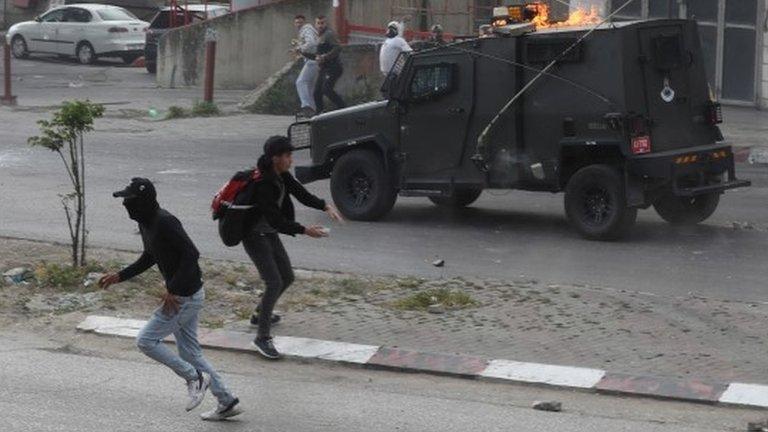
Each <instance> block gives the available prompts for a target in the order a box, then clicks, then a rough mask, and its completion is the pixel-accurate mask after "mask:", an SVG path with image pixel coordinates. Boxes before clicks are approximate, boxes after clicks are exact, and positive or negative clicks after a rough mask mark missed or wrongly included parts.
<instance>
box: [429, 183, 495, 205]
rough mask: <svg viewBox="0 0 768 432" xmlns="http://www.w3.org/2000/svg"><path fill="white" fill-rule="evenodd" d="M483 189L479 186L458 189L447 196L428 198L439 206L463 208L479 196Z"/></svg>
mask: <svg viewBox="0 0 768 432" xmlns="http://www.w3.org/2000/svg"><path fill="white" fill-rule="evenodd" d="M482 193H483V190H482V189H480V188H470V189H459V190H456V191H454V192H453V196H449V197H442V196H440V197H429V200H430V201H432V202H433V203H435V204H436V205H439V206H440V207H453V208H464V207H467V206H469V205H471V204H472V203H473V202H475V201H477V199H478V198H480V194H482Z"/></svg>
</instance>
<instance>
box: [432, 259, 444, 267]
mask: <svg viewBox="0 0 768 432" xmlns="http://www.w3.org/2000/svg"><path fill="white" fill-rule="evenodd" d="M432 265H433V266H435V267H444V266H445V260H442V259H439V260H437V261H433V262H432Z"/></svg>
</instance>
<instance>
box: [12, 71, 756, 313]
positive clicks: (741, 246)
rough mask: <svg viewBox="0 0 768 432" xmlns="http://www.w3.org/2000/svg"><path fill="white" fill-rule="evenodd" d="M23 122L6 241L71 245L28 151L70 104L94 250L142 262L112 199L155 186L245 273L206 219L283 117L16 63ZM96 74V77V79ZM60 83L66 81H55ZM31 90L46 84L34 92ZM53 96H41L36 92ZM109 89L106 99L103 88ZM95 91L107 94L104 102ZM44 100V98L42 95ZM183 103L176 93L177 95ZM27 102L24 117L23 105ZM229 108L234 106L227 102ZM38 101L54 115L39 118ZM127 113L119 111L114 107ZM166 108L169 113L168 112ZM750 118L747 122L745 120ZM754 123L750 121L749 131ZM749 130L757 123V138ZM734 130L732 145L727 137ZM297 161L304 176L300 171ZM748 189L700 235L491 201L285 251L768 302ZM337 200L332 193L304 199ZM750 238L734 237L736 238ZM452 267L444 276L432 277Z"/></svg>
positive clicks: (343, 229) (240, 256) (654, 223)
mask: <svg viewBox="0 0 768 432" xmlns="http://www.w3.org/2000/svg"><path fill="white" fill-rule="evenodd" d="M16 63H19V64H23V65H24V67H23V68H22V67H19V68H18V69H17V71H18V73H19V74H20V75H19V76H18V77H17V81H18V79H21V81H18V83H19V86H18V89H19V90H18V91H19V92H20V93H19V95H20V103H21V104H22V105H23V106H22V108H20V109H16V110H10V109H7V108H3V109H0V121H1V123H0V124H2V125H3V127H2V138H1V140H0V188H1V189H2V191H3V193H2V195H1V196H0V235H4V236H16V237H24V238H33V239H42V240H54V241H67V236H68V234H67V231H66V228H65V225H64V220H63V213H62V210H61V207H60V205H59V198H58V195H59V194H62V193H66V192H67V191H68V189H67V185H66V182H65V180H66V179H65V175H64V173H63V171H62V168H61V166H60V161H59V160H58V158H57V157H56V156H55V155H54V154H51V153H50V152H48V151H46V150H43V149H33V148H29V147H28V146H27V145H26V139H27V137H29V136H31V135H34V134H35V133H36V125H35V121H36V120H37V119H39V118H45V116H46V115H47V114H46V113H45V110H44V109H43V108H40V107H42V106H44V105H51V104H53V103H54V101H60V100H61V99H64V98H71V97H79V96H80V95H83V96H84V97H91V98H92V99H93V100H96V101H98V102H106V103H108V104H110V105H108V108H109V110H108V113H107V114H108V115H107V118H105V119H103V120H100V121H99V123H98V124H97V130H96V132H94V133H92V134H90V135H89V136H88V161H89V165H88V176H89V177H88V186H87V187H88V194H89V199H88V208H89V214H88V220H89V224H90V226H89V229H90V240H91V242H92V244H94V245H97V246H104V247H115V248H123V249H131V250H135V249H138V248H139V247H140V239H139V237H138V236H137V235H136V227H135V225H133V224H132V223H131V222H130V221H128V220H127V218H126V215H125V214H124V210H123V209H122V207H121V206H120V203H119V202H118V201H116V200H114V199H112V198H111V192H112V191H114V190H116V189H118V188H121V187H122V186H124V184H125V183H126V182H127V181H128V179H129V178H130V177H133V176H137V175H140V176H146V177H149V178H152V179H153V180H155V181H156V182H157V186H158V190H159V195H160V200H161V203H162V205H163V206H165V207H166V208H168V209H169V210H170V211H172V212H174V213H176V214H177V215H178V216H179V217H180V218H181V219H182V221H183V222H184V224H185V226H186V227H187V229H188V230H189V232H190V234H191V236H192V238H193V239H194V240H195V241H196V242H197V244H198V245H199V247H200V249H201V251H202V253H203V254H204V255H205V256H207V257H211V258H223V259H232V260H242V261H245V260H247V257H246V255H245V254H244V252H243V251H242V250H241V249H240V248H231V249H228V248H225V247H224V246H223V245H222V244H221V243H220V241H219V239H218V237H217V233H216V225H215V223H214V222H213V221H212V220H211V218H210V213H209V210H208V206H209V204H210V200H211V197H212V196H213V194H214V193H215V191H216V190H217V189H218V188H219V187H220V186H221V184H222V183H223V182H224V181H225V180H226V179H228V178H229V176H230V175H231V174H232V173H233V172H234V171H236V170H239V169H243V168H245V167H247V166H249V165H252V164H253V163H254V162H255V160H256V158H257V156H258V155H259V153H260V151H259V148H260V145H261V143H262V142H263V141H264V140H265V139H266V137H268V136H270V135H273V134H278V133H285V130H286V127H287V126H288V124H290V122H291V119H290V118H288V117H273V116H254V115H231V116H226V117H221V118H210V119H183V120H174V121H150V120H149V118H148V117H147V115H146V114H144V111H142V109H140V108H141V107H144V109H146V108H148V107H149V106H153V107H154V106H160V107H162V106H168V105H170V104H180V105H184V104H190V103H191V101H192V100H193V99H194V97H196V94H197V92H198V90H194V89H192V90H189V89H186V90H178V91H173V90H162V91H161V90H158V89H156V88H154V84H153V83H152V80H151V77H149V76H148V75H147V74H146V73H144V72H143V71H141V70H137V69H130V68H111V67H107V66H99V67H97V68H91V69H83V68H82V67H80V66H76V65H71V64H65V65H64V66H61V65H60V64H59V63H57V62H55V61H27V62H16ZM99 68H101V69H99ZM58 69H61V70H63V71H64V72H63V73H62V74H61V76H59V75H57V74H56V71H57V70H58ZM96 72H98V73H102V72H103V74H105V77H106V80H107V81H105V82H99V83H98V86H97V85H96V84H93V85H91V84H89V82H90V81H87V80H85V81H83V83H84V85H83V87H71V86H70V85H69V84H68V83H69V82H70V81H69V80H70V79H71V77H72V76H92V75H93V74H94V73H96ZM35 76H39V77H43V78H34V77H35ZM41 82H46V83H48V84H47V87H45V86H44V87H41V86H40V83H41ZM105 83H106V84H109V83H111V84H112V85H111V86H110V87H109V90H108V91H106V90H105V87H106V84H105ZM99 88H101V90H99ZM45 89H47V90H45ZM174 92H175V93H174ZM26 94H29V98H30V101H29V102H28V103H29V104H28V105H27V106H24V105H25V103H26V102H25V98H26V97H27V96H25V95H26ZM222 97H223V98H224V97H228V98H229V100H230V102H232V101H233V100H235V99H236V97H235V94H234V93H228V94H226V95H225V96H222ZM44 101H48V102H47V103H45V104H44ZM125 101H131V102H130V103H129V104H128V106H130V107H131V108H124V107H123V105H120V103H122V102H125ZM162 104H164V105H162ZM736 112H737V113H740V114H738V118H741V119H746V120H740V121H741V123H738V124H739V125H742V126H739V129H740V130H741V132H740V133H742V134H744V133H746V132H744V130H743V129H744V128H745V127H744V126H743V125H744V124H746V125H752V127H753V128H752V129H751V130H753V131H754V134H753V135H754V136H753V137H752V138H753V141H754V142H758V141H759V140H760V139H761V135H760V130H761V128H762V127H763V126H764V125H762V124H760V123H761V122H762V121H763V120H765V119H766V116H764V115H763V116H760V115H758V114H752V113H750V112H742V111H736ZM745 113H746V114H745ZM749 116H754V118H755V119H756V120H753V121H750V120H749V118H750V117H749ZM755 122H758V123H757V124H755ZM727 130H728V129H727V124H726V131H727ZM306 158H307V155H306V154H297V155H296V162H297V163H298V164H301V163H302V162H305V161H306ZM740 174H741V175H742V177H746V178H751V179H753V180H755V185H754V186H753V187H751V188H747V189H743V190H737V191H732V192H729V193H728V194H726V195H725V197H724V198H723V200H722V204H721V206H720V208H719V209H718V212H717V213H716V214H715V216H714V217H713V218H712V219H711V220H710V221H708V222H707V223H705V224H703V225H701V226H698V227H693V228H674V227H670V226H668V225H667V224H665V223H664V222H663V221H661V219H659V218H658V217H657V216H656V215H655V214H654V213H653V211H652V210H650V211H643V212H641V216H640V218H639V223H638V225H637V227H636V229H635V232H634V235H633V236H632V237H631V238H630V239H628V240H626V241H622V242H614V243H596V242H589V241H585V240H583V239H581V238H579V237H578V236H577V235H576V234H574V232H573V231H572V230H571V229H570V228H569V227H568V226H567V223H566V221H565V219H564V216H563V210H562V195H552V194H546V193H526V192H514V191H487V192H486V193H484V194H483V196H482V197H481V198H480V200H478V202H477V203H476V204H475V205H474V206H473V207H472V208H470V209H467V210H464V211H458V212H447V211H445V210H442V209H439V208H436V207H434V206H432V205H431V204H430V203H429V202H428V201H427V200H426V199H424V198H401V199H400V200H399V201H398V204H397V205H396V207H395V209H394V210H393V211H392V213H391V214H389V215H388V216H387V217H386V218H385V219H383V220H382V221H379V222H374V223H358V222H348V223H346V224H344V225H332V224H331V223H330V221H328V219H327V218H326V217H325V215H324V214H322V213H319V212H316V211H314V210H308V209H304V208H300V209H299V211H298V219H299V220H300V221H301V222H303V223H305V224H311V223H318V224H323V225H328V226H330V227H331V228H332V231H331V237H330V238H328V239H324V240H311V239H308V238H306V237H300V238H296V239H291V238H288V239H286V244H287V248H288V250H289V252H290V254H291V256H292V257H293V261H294V265H295V266H297V267H302V268H310V269H328V270H338V271H349V272H361V273H373V274H402V275H414V276H430V277H436V276H437V277H440V276H457V275H458V276H482V277H486V278H498V279H514V278H527V279H536V280H539V281H542V282H546V283H571V284H572V283H579V284H585V285H593V286H607V287H611V288H617V289H626V290H632V291H643V292H650V293H656V294H663V295H673V296H689V295H698V296H705V297H714V298H721V299H728V300H742V301H763V299H764V285H765V283H764V281H765V279H766V276H768V269H767V268H766V266H765V265H764V263H763V256H764V245H765V243H766V240H768V233H767V232H768V212H766V210H765V205H764V203H765V202H766V198H767V197H768V190H767V189H766V186H767V185H768V181H767V180H768V169H766V168H764V167H757V166H752V167H748V168H747V169H745V170H740ZM310 189H311V190H312V191H314V192H315V193H317V194H319V195H320V196H322V197H326V198H327V197H329V191H328V182H327V181H322V182H317V183H314V184H312V185H310ZM734 222H735V223H738V224H739V226H745V225H744V224H745V223H746V224H747V225H746V226H748V227H749V228H752V227H754V228H755V229H741V228H740V229H734V227H733V224H734ZM436 259H444V260H445V263H446V265H445V266H444V267H442V268H436V267H434V266H432V265H431V263H432V262H433V261H434V260H436Z"/></svg>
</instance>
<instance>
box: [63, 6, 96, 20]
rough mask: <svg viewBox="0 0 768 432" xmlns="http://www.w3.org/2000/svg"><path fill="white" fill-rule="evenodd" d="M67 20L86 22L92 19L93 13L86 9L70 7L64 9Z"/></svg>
mask: <svg viewBox="0 0 768 432" xmlns="http://www.w3.org/2000/svg"><path fill="white" fill-rule="evenodd" d="M64 21H65V22H76V23H86V22H90V21H91V13H90V12H88V11H87V10H85V9H78V8H70V9H66V10H65V11H64Z"/></svg>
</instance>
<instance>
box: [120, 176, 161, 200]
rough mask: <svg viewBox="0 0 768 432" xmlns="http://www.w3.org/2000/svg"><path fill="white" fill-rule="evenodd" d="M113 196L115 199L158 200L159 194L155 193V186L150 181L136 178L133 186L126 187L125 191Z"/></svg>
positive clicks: (133, 179) (133, 180)
mask: <svg viewBox="0 0 768 432" xmlns="http://www.w3.org/2000/svg"><path fill="white" fill-rule="evenodd" d="M112 196H113V197H115V198H147V199H156V198H157V192H156V191H155V185H153V184H152V182H151V181H149V179H145V178H142V177H134V178H132V179H131V184H129V185H128V186H126V187H125V189H123V190H121V191H117V192H115V193H113V194H112Z"/></svg>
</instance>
